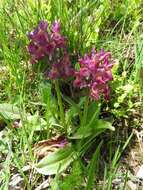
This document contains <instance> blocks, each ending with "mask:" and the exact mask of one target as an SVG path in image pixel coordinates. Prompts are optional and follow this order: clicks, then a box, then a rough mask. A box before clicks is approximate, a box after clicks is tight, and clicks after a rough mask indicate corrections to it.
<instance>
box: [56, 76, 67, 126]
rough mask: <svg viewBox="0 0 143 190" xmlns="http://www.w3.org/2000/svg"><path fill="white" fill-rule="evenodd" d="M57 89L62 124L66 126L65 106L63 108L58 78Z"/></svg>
mask: <svg viewBox="0 0 143 190" xmlns="http://www.w3.org/2000/svg"><path fill="white" fill-rule="evenodd" d="M55 89H56V93H57V98H58V105H59V108H60V119H61V122H62V125H63V126H64V127H65V116H64V108H63V103H62V97H61V92H60V88H59V83H58V81H57V80H56V81H55Z"/></svg>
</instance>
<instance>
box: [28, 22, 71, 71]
mask: <svg viewBox="0 0 143 190" xmlns="http://www.w3.org/2000/svg"><path fill="white" fill-rule="evenodd" d="M47 28H48V23H47V22H46V21H43V20H42V21H40V23H39V24H38V26H37V27H36V28H35V30H33V31H32V32H30V33H29V35H28V37H29V40H30V43H29V45H28V51H29V54H30V56H31V60H32V62H31V63H32V64H33V63H38V61H39V60H41V59H43V58H45V57H46V58H47V59H49V61H52V60H54V61H52V62H55V55H56V54H58V52H59V49H64V50H66V38H65V37H64V36H62V35H61V33H60V23H59V22H58V21H55V22H54V23H53V25H52V28H51V30H50V31H51V32H48V31H47ZM34 59H35V60H34ZM58 59H59V58H58ZM67 72H68V71H67Z"/></svg>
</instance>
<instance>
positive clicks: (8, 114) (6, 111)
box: [0, 103, 20, 120]
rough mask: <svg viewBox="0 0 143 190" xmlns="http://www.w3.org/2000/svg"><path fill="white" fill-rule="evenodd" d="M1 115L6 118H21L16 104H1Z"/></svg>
mask: <svg viewBox="0 0 143 190" xmlns="http://www.w3.org/2000/svg"><path fill="white" fill-rule="evenodd" d="M0 115H2V117H4V118H5V119H11V120H15V119H20V112H19V109H18V108H17V107H16V106H14V105H12V104H8V103H3V104H0Z"/></svg>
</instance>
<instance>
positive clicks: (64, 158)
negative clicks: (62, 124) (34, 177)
mask: <svg viewBox="0 0 143 190" xmlns="http://www.w3.org/2000/svg"><path fill="white" fill-rule="evenodd" d="M75 155H76V154H75V152H74V151H73V149H72V147H71V146H66V147H65V148H62V149H60V150H57V151H55V152H53V153H50V154H49V155H47V156H46V157H44V158H43V159H42V160H41V161H40V162H39V163H38V164H37V165H36V166H35V169H36V170H37V171H38V172H39V173H41V174H44V175H53V174H57V173H60V172H62V171H63V170H65V169H66V168H67V167H68V166H69V165H70V163H71V162H72V161H73V160H74V158H75Z"/></svg>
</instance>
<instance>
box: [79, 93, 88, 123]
mask: <svg viewBox="0 0 143 190" xmlns="http://www.w3.org/2000/svg"><path fill="white" fill-rule="evenodd" d="M88 104H89V96H86V98H85V102H84V110H83V116H82V122H81V126H82V127H83V126H84V125H85V124H86V120H87V112H88Z"/></svg>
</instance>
